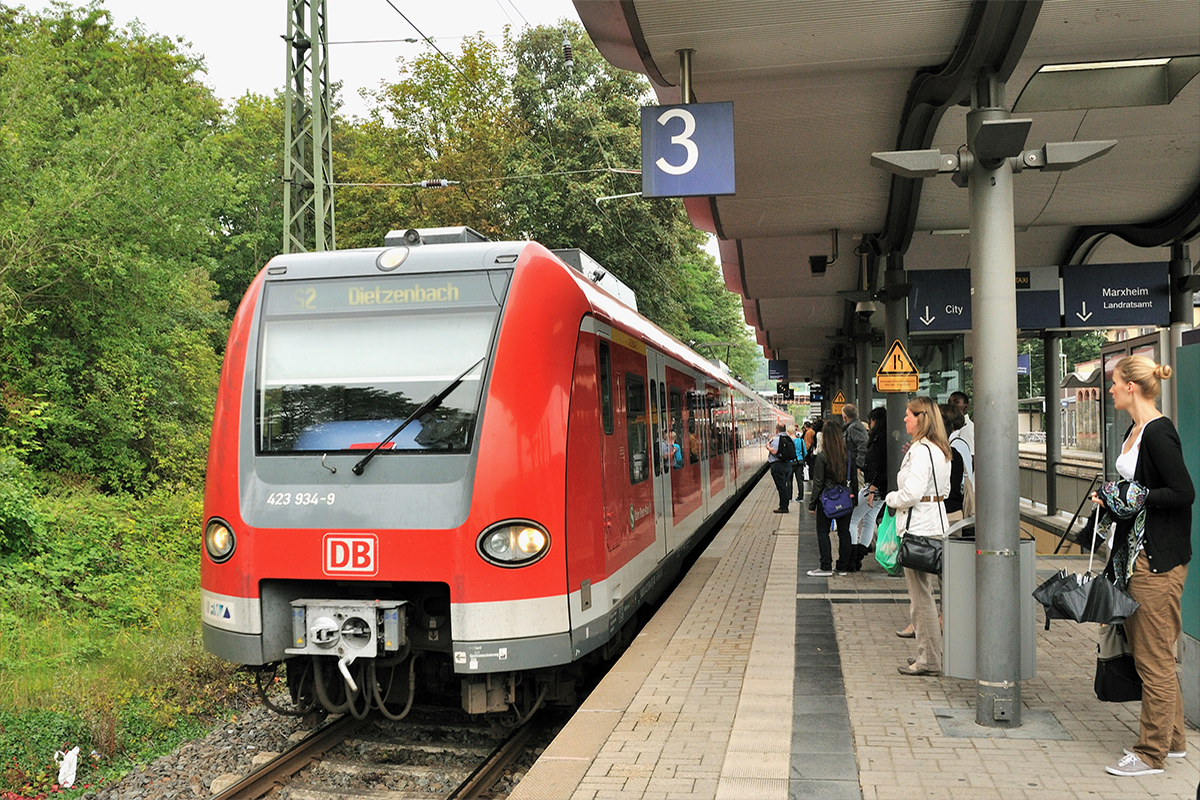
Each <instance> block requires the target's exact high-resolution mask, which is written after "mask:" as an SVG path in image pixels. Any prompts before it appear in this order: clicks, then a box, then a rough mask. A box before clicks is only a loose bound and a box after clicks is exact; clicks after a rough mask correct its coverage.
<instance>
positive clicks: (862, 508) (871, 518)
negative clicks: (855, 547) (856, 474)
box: [850, 487, 883, 547]
mask: <svg viewBox="0 0 1200 800" xmlns="http://www.w3.org/2000/svg"><path fill="white" fill-rule="evenodd" d="M870 491H871V489H870V487H866V488H863V489H861V490H859V492H858V505H856V506H855V507H854V513H853V514H851V515H850V543H851V544H861V545H862V546H863V547H870V546H871V542H873V541H874V540H875V525H876V524H877V522H878V520H879V510H880V509H881V508H883V496H882V495H876V497H875V505H874V506H868V505H867V495H868V494H869V493H870Z"/></svg>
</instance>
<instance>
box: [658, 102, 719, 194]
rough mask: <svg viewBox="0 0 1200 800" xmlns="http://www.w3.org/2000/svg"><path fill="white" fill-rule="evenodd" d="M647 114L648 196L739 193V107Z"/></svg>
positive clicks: (686, 107)
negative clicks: (736, 171) (736, 136)
mask: <svg viewBox="0 0 1200 800" xmlns="http://www.w3.org/2000/svg"><path fill="white" fill-rule="evenodd" d="M641 111H642V196H643V197H693V196H697V195H721V194H734V191H735V182H734V168H733V103H690V104H688V105H678V106H647V107H645V108H643V109H642V110H641Z"/></svg>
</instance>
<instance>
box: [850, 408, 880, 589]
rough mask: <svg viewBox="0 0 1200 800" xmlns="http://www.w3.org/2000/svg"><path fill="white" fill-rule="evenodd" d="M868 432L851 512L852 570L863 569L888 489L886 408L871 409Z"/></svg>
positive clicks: (868, 416)
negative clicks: (861, 479)
mask: <svg viewBox="0 0 1200 800" xmlns="http://www.w3.org/2000/svg"><path fill="white" fill-rule="evenodd" d="M867 422H868V424H869V425H870V432H869V433H868V435H867V447H866V457H865V459H864V462H863V467H862V472H863V484H862V489H861V490H860V491H859V493H858V505H857V506H855V507H854V513H853V514H851V515H850V548H851V551H852V553H853V558H854V564H853V571H854V572H858V571H859V570H860V569H862V562H863V559H864V558H865V557H866V555H867V553H869V552H870V551H871V542H872V541H874V539H875V525H876V523H877V522H878V520H879V509H881V508H883V497H884V495H886V494H887V492H888V474H887V409H886V408H883V407H882V406H881V407H879V408H872V409H871V413H870V414H868V415H867Z"/></svg>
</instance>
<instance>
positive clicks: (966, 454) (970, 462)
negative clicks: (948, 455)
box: [950, 429, 975, 483]
mask: <svg viewBox="0 0 1200 800" xmlns="http://www.w3.org/2000/svg"><path fill="white" fill-rule="evenodd" d="M950 447H952V448H953V449H955V450H957V451H958V454H959V455H960V456H962V460H963V477H964V478H970V479H971V482H972V483H974V482H975V459H974V458H972V457H971V447H970V445H968V444H967V440H966V439H964V438H963V437H962V430H961V429H959V430H957V431H955V432H954V435H953V436H951V437H950Z"/></svg>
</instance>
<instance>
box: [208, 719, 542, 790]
mask: <svg viewBox="0 0 1200 800" xmlns="http://www.w3.org/2000/svg"><path fill="white" fill-rule="evenodd" d="M545 729H546V725H545V724H544V723H540V722H539V721H538V719H537V718H535V719H534V720H532V721H530V722H528V723H526V724H525V725H522V726H520V727H519V728H517V729H515V730H513V731H511V732H508V733H505V734H503V735H501V736H499V737H498V736H497V735H496V734H495V732H494V731H493V729H492V728H491V727H490V726H489V725H488V724H487V723H484V722H480V721H475V720H471V719H470V717H468V716H467V715H466V714H463V713H461V712H458V711H457V710H455V709H446V708H414V709H413V713H412V714H411V715H410V716H409V718H407V719H405V720H403V721H401V722H389V721H387V720H384V719H382V718H376V717H371V718H368V719H366V720H363V721H360V720H356V719H354V718H353V717H352V716H350V715H345V716H343V717H340V718H338V719H337V720H334V721H333V722H330V723H328V724H327V725H325V726H323V727H322V728H320V729H319V730H317V731H315V732H313V733H312V734H310V735H309V736H307V737H305V738H304V739H303V740H301V741H300V742H297V743H296V744H295V745H294V746H293V747H291V748H289V749H288V750H287V751H285V752H283V753H281V754H279V756H278V757H277V758H275V759H274V760H272V761H271V762H269V763H267V764H264V765H263V766H261V767H259V768H258V769H256V770H255V771H253V772H251V773H250V774H249V775H247V776H246V777H244V778H243V779H242V780H241V781H239V782H238V783H236V784H234V785H232V786H229V787H228V788H226V789H225V790H223V791H221V792H220V793H218V794H215V795H213V797H212V800H233V799H234V798H237V800H253V799H254V798H272V799H274V800H342V798H368V799H369V800H415V799H416V798H436V799H437V800H443V799H449V798H472V797H488V796H491V795H490V790H491V789H492V788H493V787H494V786H496V784H497V782H498V781H499V780H500V779H501V778H502V777H503V775H504V772H505V770H506V769H508V768H509V767H510V765H512V764H513V763H514V762H515V761H516V760H518V759H520V758H521V757H522V756H525V755H526V754H527V748H528V747H529V746H530V742H531V741H532V740H535V739H539V738H541V737H539V736H538V734H539V732H543V733H544V731H545Z"/></svg>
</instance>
